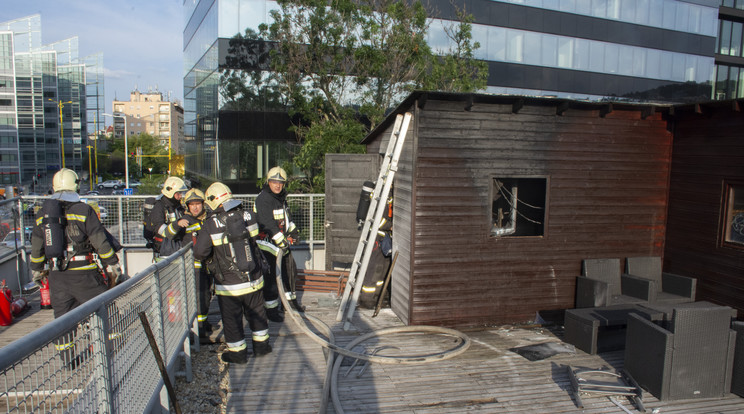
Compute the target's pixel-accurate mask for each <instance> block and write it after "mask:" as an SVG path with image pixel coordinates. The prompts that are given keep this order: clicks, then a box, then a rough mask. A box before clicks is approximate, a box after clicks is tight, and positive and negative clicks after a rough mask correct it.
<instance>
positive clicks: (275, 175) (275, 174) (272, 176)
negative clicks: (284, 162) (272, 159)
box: [266, 167, 287, 183]
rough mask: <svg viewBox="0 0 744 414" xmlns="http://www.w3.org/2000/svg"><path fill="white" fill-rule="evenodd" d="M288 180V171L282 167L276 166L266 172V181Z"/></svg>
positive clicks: (283, 181)
mask: <svg viewBox="0 0 744 414" xmlns="http://www.w3.org/2000/svg"><path fill="white" fill-rule="evenodd" d="M269 180H271V181H279V182H282V183H285V182H287V172H286V171H284V168H282V167H274V168H272V169H270V170H269V172H268V173H267V174H266V181H269Z"/></svg>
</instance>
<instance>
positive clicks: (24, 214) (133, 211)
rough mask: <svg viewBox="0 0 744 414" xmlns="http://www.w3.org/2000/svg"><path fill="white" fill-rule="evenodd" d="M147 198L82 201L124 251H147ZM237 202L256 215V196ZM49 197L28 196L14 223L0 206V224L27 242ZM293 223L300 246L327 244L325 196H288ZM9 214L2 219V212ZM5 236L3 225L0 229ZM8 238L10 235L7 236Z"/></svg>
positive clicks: (245, 196)
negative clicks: (20, 233) (4, 222)
mask: <svg viewBox="0 0 744 414" xmlns="http://www.w3.org/2000/svg"><path fill="white" fill-rule="evenodd" d="M148 197H152V196H138V195H131V196H82V197H81V199H82V200H83V201H85V202H87V203H89V204H91V205H92V206H93V208H94V209H95V210H96V211H97V212H98V213H99V215H100V218H101V222H102V223H103V225H104V226H105V227H106V228H107V229H108V231H109V232H110V233H111V234H113V235H114V236H115V237H116V238H117V239H118V240H119V242H120V243H121V244H122V246H124V247H144V246H145V244H146V242H145V239H144V237H143V235H142V233H143V225H142V222H143V206H144V202H145V200H146V199H147V198H148ZM233 197H234V198H236V199H239V200H241V201H242V202H243V208H245V209H248V210H250V211H253V206H254V204H255V200H256V195H255V194H235V195H233ZM46 198H47V197H43V196H26V197H23V198H20V199H18V201H17V203H16V207H17V208H18V211H19V212H21V213H20V214H19V215H18V218H17V219H16V224H13V223H12V220H13V217H14V216H13V214H12V211H10V208H9V207H10V205H6V206H7V207H2V206H0V223H1V222H2V220H3V218H2V217H7V220H8V221H9V222H11V223H10V224H8V229H9V230H8V231H10V229H11V228H20V229H27V230H28V231H26V232H25V233H26V234H24V235H23V236H24V237H22V238H23V239H24V241H26V240H27V239H28V234H29V231H30V229H32V228H33V226H34V223H35V217H36V214H37V213H38V210H39V209H40V208H41V203H42V202H43V200H45V199H46ZM287 203H288V204H289V209H290V215H291V217H292V221H294V223H295V225H297V228H298V229H299V231H300V244H310V245H312V244H317V243H323V242H324V241H325V226H324V225H323V224H324V223H325V195H324V194H298V195H289V196H287ZM6 210H7V214H6V215H5V216H3V214H4V213H3V212H4V211H6ZM0 233H2V225H0ZM6 234H7V233H6Z"/></svg>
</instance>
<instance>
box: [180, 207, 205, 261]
mask: <svg viewBox="0 0 744 414" xmlns="http://www.w3.org/2000/svg"><path fill="white" fill-rule="evenodd" d="M206 217H207V211H206V210H204V212H203V213H202V214H200V215H199V217H194V216H192V215H191V213H189V212H188V211H186V212H185V213H184V215H183V217H182V218H183V219H185V220H186V221H188V222H189V225H188V226H186V228H183V227H179V226H177V227H178V229H180V230H179V231H180V232H182V233H185V237H184V238H183V240H184V243H188V242H190V241H193V242H194V244H196V237H197V236H198V235H199V230H201V228H202V225H203V223H204V219H205V218H206ZM194 268H195V269H197V270H201V268H202V262H201V260H196V259H194Z"/></svg>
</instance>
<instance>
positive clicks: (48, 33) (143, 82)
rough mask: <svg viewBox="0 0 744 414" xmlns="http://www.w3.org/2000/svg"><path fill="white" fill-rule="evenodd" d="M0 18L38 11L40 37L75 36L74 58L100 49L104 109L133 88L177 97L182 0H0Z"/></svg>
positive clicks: (180, 96)
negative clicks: (76, 45)
mask: <svg viewBox="0 0 744 414" xmlns="http://www.w3.org/2000/svg"><path fill="white" fill-rule="evenodd" d="M2 3H3V4H2V7H0V21H8V20H13V19H17V18H20V17H25V16H29V15H32V14H37V13H38V14H40V15H41V38H42V42H44V43H45V44H46V43H53V42H56V41H59V40H63V39H67V38H70V37H73V36H77V37H78V47H79V53H80V57H84V56H87V55H91V54H94V53H98V52H102V53H103V65H104V82H105V84H104V88H105V94H106V101H105V102H106V111H107V112H110V111H111V101H112V100H113V99H114V97H115V96H116V97H117V98H118V99H119V100H129V93H130V92H131V91H132V90H133V89H135V87H136V88H137V89H139V90H140V91H143V92H144V91H147V90H148V89H153V90H155V89H157V90H159V91H160V92H163V94H164V97H165V99H167V98H168V93H170V94H171V95H170V96H171V99H172V100H178V101H181V102H182V101H183V59H182V55H183V53H182V49H183V47H182V43H183V40H182V32H183V10H182V9H183V6H182V4H183V0H119V1H109V0H10V1H8V0H4V1H3V2H2Z"/></svg>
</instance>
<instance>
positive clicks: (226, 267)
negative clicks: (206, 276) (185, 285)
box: [194, 200, 264, 296]
mask: <svg viewBox="0 0 744 414" xmlns="http://www.w3.org/2000/svg"><path fill="white" fill-rule="evenodd" d="M228 201H232V200H228ZM225 204H227V202H226V203H225ZM238 204H239V203H238ZM223 205H224V204H223ZM234 208H235V209H237V210H236V211H238V212H239V213H240V214H242V215H243V220H244V224H245V228H244V229H243V231H246V233H247V235H249V236H246V238H245V239H243V241H235V240H234V237H231V236H233V235H231V234H228V232H227V228H226V227H225V224H224V223H225V220H224V215H225V214H226V213H227V212H226V211H225V209H224V208H223V206H220V207H219V208H217V210H215V211H214V212H213V213H212V214H210V215H209V217H207V218H206V219H205V220H204V223H203V224H202V226H201V230H200V231H199V234H198V235H197V237H196V244H195V245H194V259H196V260H200V261H201V262H202V263H205V264H207V266H208V267H209V272H210V273H211V274H212V275H213V276H214V279H215V294H217V295H222V296H242V295H246V294H249V293H252V292H255V291H257V290H259V289H261V288H262V287H263V284H264V280H263V271H262V265H261V258H260V253H258V250H257V248H256V247H255V240H254V238H255V237H256V236H257V235H258V224H257V223H256V220H255V218H254V215H253V214H251V212H249V211H246V210H242V209H241V208H239V207H234ZM229 210H232V209H228V211H229ZM241 242H244V243H249V244H250V246H251V247H250V249H249V251H250V252H251V256H252V258H251V259H252V260H253V262H254V263H256V268H255V269H254V270H253V271H252V272H250V274H249V275H248V274H245V273H243V272H241V271H240V270H238V269H237V267H236V263H235V258H234V257H233V254H232V253H231V251H235V249H234V248H233V246H231V244H232V243H241Z"/></svg>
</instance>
